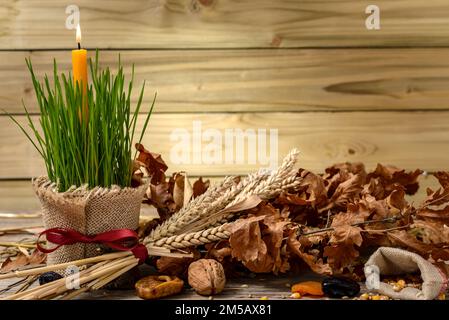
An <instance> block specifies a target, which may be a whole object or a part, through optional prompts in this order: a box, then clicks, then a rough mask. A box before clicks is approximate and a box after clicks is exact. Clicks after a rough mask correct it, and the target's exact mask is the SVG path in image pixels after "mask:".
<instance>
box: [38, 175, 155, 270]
mask: <svg viewBox="0 0 449 320" xmlns="http://www.w3.org/2000/svg"><path fill="white" fill-rule="evenodd" d="M33 188H34V190H35V192H36V194H37V196H38V197H39V200H40V202H41V205H42V219H43V222H44V228H45V229H51V228H68V229H74V230H76V231H78V232H80V233H82V234H84V235H88V236H92V235H96V234H99V233H102V232H106V231H111V230H114V229H131V230H136V229H137V228H138V226H139V215H140V206H141V203H142V199H143V196H144V194H145V190H146V188H147V185H146V184H143V185H141V186H139V187H137V188H120V187H118V186H113V187H111V188H101V187H96V188H93V189H88V188H87V186H83V187H80V188H71V189H69V190H67V191H65V192H57V190H56V185H55V184H54V183H52V182H51V181H49V180H48V178H46V177H39V178H37V179H35V180H33ZM49 246H51V244H49ZM108 250H109V248H105V247H104V246H102V245H99V244H95V243H93V244H91V243H87V244H86V243H75V244H71V245H64V246H62V247H60V248H58V249H57V250H56V251H54V252H51V253H49V254H48V257H47V263H48V264H49V265H53V264H59V263H66V262H70V261H74V260H79V259H83V258H89V257H93V256H97V255H101V254H103V253H105V251H108Z"/></svg>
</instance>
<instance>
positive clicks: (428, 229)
mask: <svg viewBox="0 0 449 320" xmlns="http://www.w3.org/2000/svg"><path fill="white" fill-rule="evenodd" d="M411 227H412V228H413V229H412V231H413V232H414V233H415V235H418V236H419V238H420V239H421V240H422V241H423V242H424V243H427V244H441V243H445V244H449V227H448V226H446V225H444V224H441V223H438V222H432V221H424V220H415V222H414V223H413V225H412V226H411Z"/></svg>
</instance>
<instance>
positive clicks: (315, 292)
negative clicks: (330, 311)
mask: <svg viewBox="0 0 449 320" xmlns="http://www.w3.org/2000/svg"><path fill="white" fill-rule="evenodd" d="M295 292H298V293H299V294H301V295H307V294H308V295H311V296H318V297H322V296H324V293H323V288H322V286H321V282H318V281H304V282H299V283H297V284H294V285H293V286H292V293H295Z"/></svg>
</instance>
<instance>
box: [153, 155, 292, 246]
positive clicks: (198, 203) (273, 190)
mask: <svg viewBox="0 0 449 320" xmlns="http://www.w3.org/2000/svg"><path fill="white" fill-rule="evenodd" d="M298 154H299V151H298V150H297V149H293V150H292V151H291V152H290V153H289V154H288V155H287V157H285V159H284V160H283V162H282V165H281V166H280V167H279V168H278V169H276V170H274V171H272V172H271V173H269V174H268V173H267V172H266V170H259V171H258V172H256V173H253V174H250V175H248V176H247V177H246V178H244V179H242V180H241V181H240V183H238V184H235V183H234V184H232V183H230V182H233V181H235V178H233V177H227V178H225V179H224V181H223V182H222V183H221V184H220V185H219V186H218V187H216V188H213V189H212V190H210V191H209V190H208V191H206V193H204V194H203V195H202V196H200V197H198V198H196V199H194V200H193V201H191V202H190V203H189V204H188V205H187V206H186V207H185V208H182V209H181V210H180V211H179V212H178V213H177V214H175V215H173V216H172V217H171V218H170V219H168V220H167V221H166V222H165V223H163V224H161V225H160V226H158V227H156V228H155V229H154V230H153V232H152V233H151V234H150V235H149V236H148V237H147V238H146V239H145V243H154V242H156V241H158V240H159V239H162V238H167V237H171V236H175V235H179V234H184V233H190V232H193V231H198V230H200V229H206V228H208V227H210V226H213V225H216V224H217V222H225V221H227V220H228V218H231V217H232V216H233V215H229V214H227V215H220V211H221V210H223V209H225V208H228V207H230V206H232V205H234V204H236V203H239V202H241V201H243V200H244V199H245V198H247V197H249V196H251V195H257V196H259V197H260V198H261V199H269V198H271V197H273V196H276V195H277V194H279V193H280V192H282V191H283V190H287V189H290V188H293V187H295V186H296V185H297V184H298V183H299V182H298V181H296V172H295V169H294V165H295V163H296V161H297V158H298ZM229 186H230V187H229ZM213 214H216V215H217V216H213ZM192 226H195V227H194V228H192ZM198 228H199V229H198Z"/></svg>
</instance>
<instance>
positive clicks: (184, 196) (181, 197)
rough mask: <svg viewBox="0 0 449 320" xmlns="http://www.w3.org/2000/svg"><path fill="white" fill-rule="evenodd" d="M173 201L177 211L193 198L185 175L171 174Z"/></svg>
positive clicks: (182, 173)
mask: <svg viewBox="0 0 449 320" xmlns="http://www.w3.org/2000/svg"><path fill="white" fill-rule="evenodd" d="M172 178H173V200H174V202H175V204H176V207H177V209H181V208H182V207H183V206H185V205H186V204H187V203H188V202H189V201H190V199H191V198H192V196H193V188H192V185H191V184H190V181H189V178H188V177H187V174H186V173H184V172H177V173H174V174H173V177H172Z"/></svg>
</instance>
